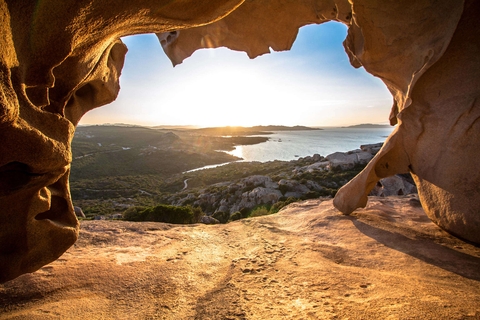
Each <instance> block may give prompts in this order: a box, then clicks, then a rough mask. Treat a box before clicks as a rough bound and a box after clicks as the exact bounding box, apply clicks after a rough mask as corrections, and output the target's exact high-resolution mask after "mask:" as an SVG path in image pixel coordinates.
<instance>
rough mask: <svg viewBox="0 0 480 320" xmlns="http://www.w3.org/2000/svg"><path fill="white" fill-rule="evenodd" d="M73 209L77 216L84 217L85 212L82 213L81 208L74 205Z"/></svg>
mask: <svg viewBox="0 0 480 320" xmlns="http://www.w3.org/2000/svg"><path fill="white" fill-rule="evenodd" d="M73 211H74V212H75V215H76V216H77V217H79V218H85V213H83V210H82V208H80V207H77V206H74V207H73Z"/></svg>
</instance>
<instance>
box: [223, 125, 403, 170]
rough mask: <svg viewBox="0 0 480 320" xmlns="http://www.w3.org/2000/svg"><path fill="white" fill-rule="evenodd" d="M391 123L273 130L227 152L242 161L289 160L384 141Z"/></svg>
mask: <svg viewBox="0 0 480 320" xmlns="http://www.w3.org/2000/svg"><path fill="white" fill-rule="evenodd" d="M393 129H394V127H377V128H324V129H322V130H305V131H303V130H302V131H277V132H274V133H273V134H269V135H261V136H267V137H268V138H269V140H268V141H267V142H264V143H259V144H254V145H245V146H236V147H235V150H233V151H231V152H228V153H229V154H231V155H234V156H237V157H240V158H243V161H261V162H266V161H272V160H283V161H290V160H295V159H298V158H300V157H306V156H312V155H314V154H320V155H321V156H327V155H329V154H331V153H334V152H337V151H339V152H347V151H351V150H355V149H359V148H360V146H361V145H364V144H372V143H379V142H384V141H385V139H386V138H387V137H388V135H390V133H391V132H392V131H393Z"/></svg>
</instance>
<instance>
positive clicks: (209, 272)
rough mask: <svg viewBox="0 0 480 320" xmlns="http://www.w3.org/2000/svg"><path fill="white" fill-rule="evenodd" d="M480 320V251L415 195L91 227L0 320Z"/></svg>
mask: <svg viewBox="0 0 480 320" xmlns="http://www.w3.org/2000/svg"><path fill="white" fill-rule="evenodd" d="M153 318H154V319H347V318H348V319H406V318H409V319H435V320H437V319H479V318H480V248H478V247H474V246H472V245H470V244H468V243H465V242H462V241H460V240H458V239H457V238H454V237H452V236H450V235H449V234H447V233H446V232H444V231H442V230H441V229H440V228H439V227H438V226H436V225H435V224H433V223H432V222H431V221H430V220H429V219H428V217H427V216H426V215H425V213H424V212H423V210H422V208H421V207H420V204H419V201H418V199H416V198H415V197H413V196H410V197H389V198H376V197H373V198H370V201H369V203H368V205H367V207H366V208H365V209H360V210H357V211H356V212H355V213H353V214H352V215H351V216H344V215H341V214H340V212H338V211H337V210H336V209H335V208H334V207H333V205H332V201H331V200H329V201H325V202H320V201H318V200H309V201H305V202H302V203H296V204H292V205H290V206H289V207H287V208H286V209H284V210H282V211H281V212H279V213H278V214H275V215H272V216H265V217H259V218H252V219H245V220H239V221H236V222H233V223H229V224H227V225H213V226H212V225H210V226H207V225H195V226H173V225H166V224H162V223H130V222H121V221H83V222H81V233H80V238H79V240H78V241H77V243H76V244H75V245H74V246H73V247H72V248H70V249H69V250H68V251H67V252H66V253H65V254H64V255H63V256H62V257H61V258H60V259H58V260H57V261H55V262H53V263H51V264H49V265H47V266H44V267H43V268H41V269H40V270H38V271H37V272H35V273H32V274H26V275H23V276H21V277H19V278H18V279H15V280H13V281H10V282H7V283H5V284H3V285H0V319H2V320H3V319H32V320H36V319H39V320H40V319H42V320H44V319H153Z"/></svg>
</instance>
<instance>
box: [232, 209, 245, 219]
mask: <svg viewBox="0 0 480 320" xmlns="http://www.w3.org/2000/svg"><path fill="white" fill-rule="evenodd" d="M243 218H245V217H244V216H243V215H242V213H241V212H240V211H237V212H234V213H233V214H232V215H231V216H230V221H236V220H240V219H243Z"/></svg>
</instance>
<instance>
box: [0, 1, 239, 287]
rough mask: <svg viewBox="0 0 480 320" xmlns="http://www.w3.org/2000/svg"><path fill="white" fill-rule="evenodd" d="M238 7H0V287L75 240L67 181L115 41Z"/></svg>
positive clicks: (112, 69) (110, 77)
mask: <svg viewBox="0 0 480 320" xmlns="http://www.w3.org/2000/svg"><path fill="white" fill-rule="evenodd" d="M240 2H241V1H240V0H212V1H209V2H208V3H206V2H198V1H192V0H177V1H174V2H168V3H165V2H162V1H160V2H159V1H155V0H149V1H142V2H141V3H139V2H123V3H122V4H121V5H120V4H119V3H116V2H115V3H113V2H111V1H93V2H92V1H89V0H79V1H74V2H69V3H66V2H63V1H57V0H45V1H41V2H38V1H34V0H25V1H17V0H0V21H1V23H0V140H1V141H2V143H1V144H0V283H1V282H4V281H6V280H9V279H12V278H14V277H16V276H18V275H20V274H22V273H25V272H32V271H34V270H37V269H38V268H40V267H41V266H42V265H45V264H47V263H49V262H51V261H53V260H55V259H57V258H58V257H59V256H60V255H61V254H62V253H63V252H65V250H66V249H68V248H69V247H70V246H71V245H72V244H73V243H74V242H75V241H76V239H77V237H78V227H79V226H78V221H77V219H76V217H75V213H74V209H73V206H72V202H71V197H70V191H69V185H68V177H69V173H70V162H71V158H72V155H71V150H70V143H71V139H72V137H73V133H74V130H75V126H76V124H77V123H78V121H79V120H80V118H81V117H82V116H83V114H84V113H85V112H87V111H89V110H91V109H94V108H97V107H100V106H102V105H104V104H107V103H110V102H112V101H113V100H114V99H115V98H116V96H117V94H118V90H119V88H120V87H119V82H118V80H119V76H120V72H121V69H122V67H123V62H124V56H125V53H126V51H127V49H126V47H125V45H124V44H123V43H122V42H121V41H120V40H119V38H120V37H121V36H125V35H129V34H138V33H145V32H164V31H169V30H172V29H177V28H180V29H182V28H187V27H192V26H198V25H201V24H203V23H207V22H211V21H214V20H215V19H218V18H220V17H222V16H224V15H225V14H227V13H228V12H229V11H231V10H232V9H234V8H235V7H236V6H237V5H238V4H239V3H240Z"/></svg>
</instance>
